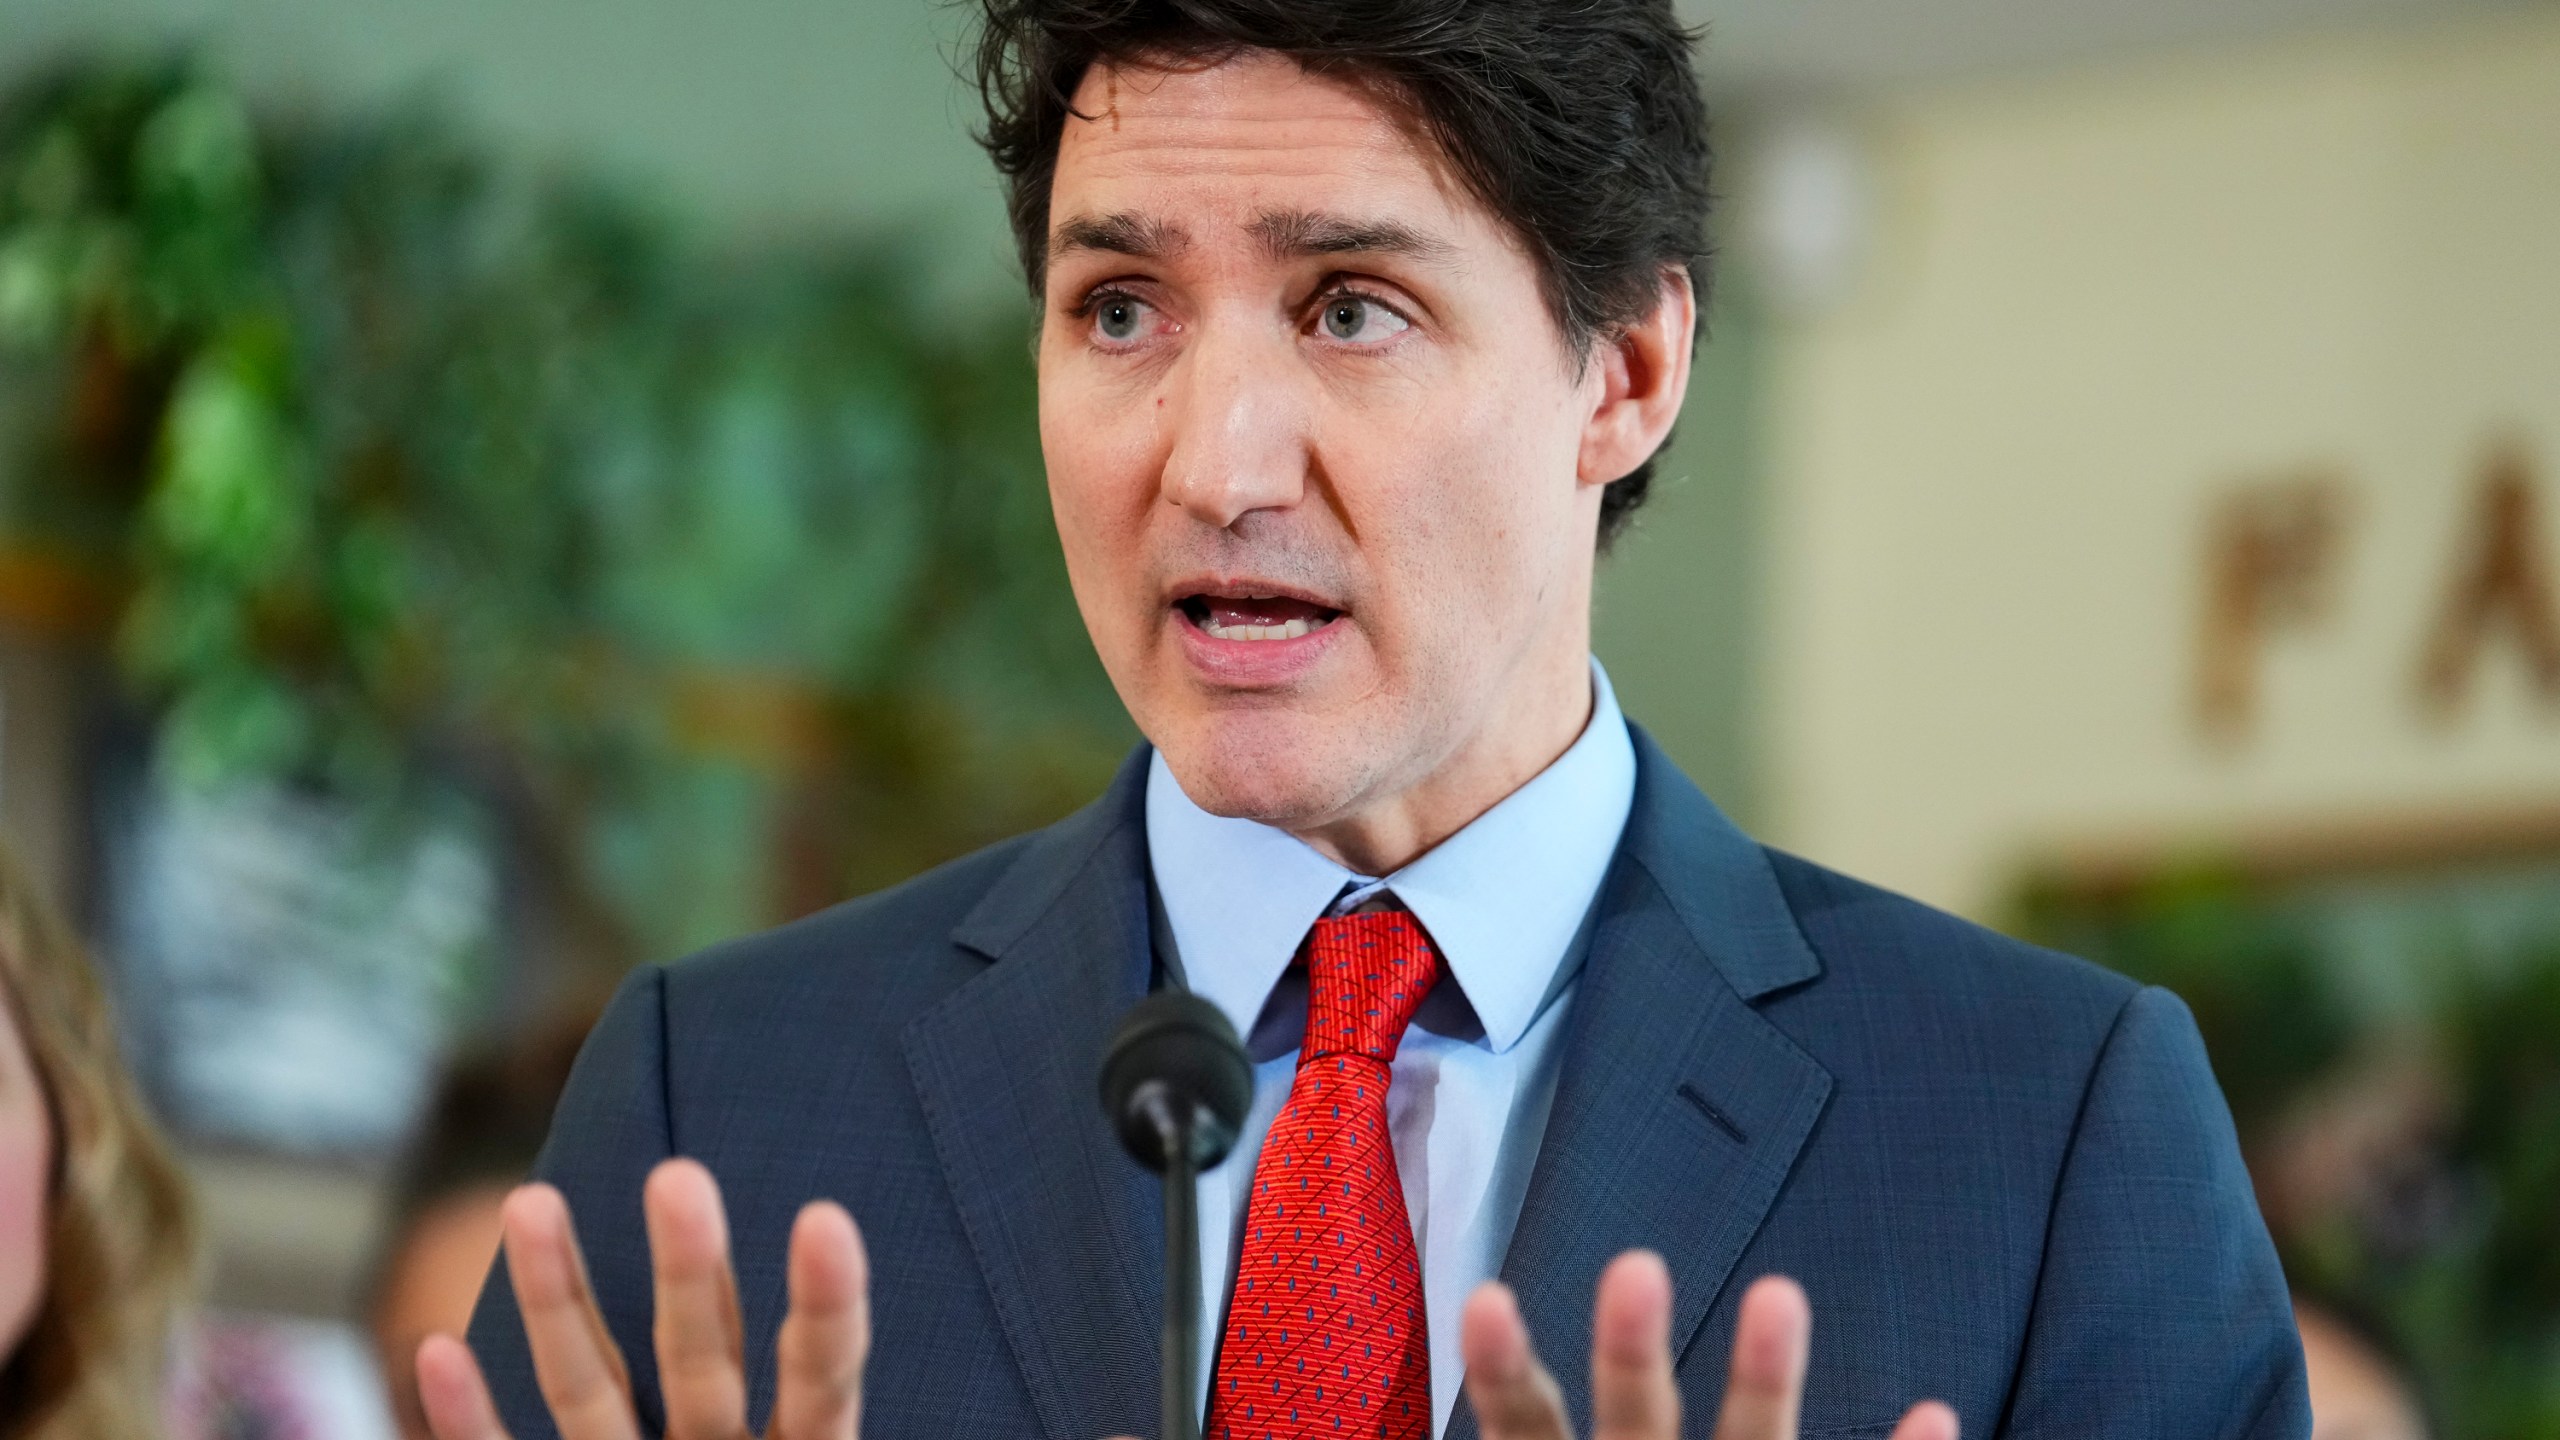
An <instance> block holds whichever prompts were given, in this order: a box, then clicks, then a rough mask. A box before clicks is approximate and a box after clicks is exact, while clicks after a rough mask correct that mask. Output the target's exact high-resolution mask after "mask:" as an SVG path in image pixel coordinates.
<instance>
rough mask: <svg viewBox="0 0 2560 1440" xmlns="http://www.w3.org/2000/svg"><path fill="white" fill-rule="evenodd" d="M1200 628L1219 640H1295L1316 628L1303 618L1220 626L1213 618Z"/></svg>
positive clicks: (1313, 623)
mask: <svg viewBox="0 0 2560 1440" xmlns="http://www.w3.org/2000/svg"><path fill="white" fill-rule="evenodd" d="M1200 628H1201V629H1203V630H1206V631H1208V632H1209V634H1210V635H1211V637H1213V638H1215V639H1219V640H1295V639H1297V638H1298V637H1299V636H1301V635H1304V634H1306V633H1307V632H1309V631H1311V630H1313V629H1315V628H1316V627H1315V622H1314V621H1312V620H1308V619H1304V618H1300V619H1296V620H1290V621H1286V622H1284V623H1282V624H1278V625H1221V624H1219V623H1218V621H1217V619H1216V618H1215V617H1214V616H1213V617H1211V618H1210V619H1209V620H1208V621H1207V622H1205V623H1204V624H1202V625H1201V627H1200Z"/></svg>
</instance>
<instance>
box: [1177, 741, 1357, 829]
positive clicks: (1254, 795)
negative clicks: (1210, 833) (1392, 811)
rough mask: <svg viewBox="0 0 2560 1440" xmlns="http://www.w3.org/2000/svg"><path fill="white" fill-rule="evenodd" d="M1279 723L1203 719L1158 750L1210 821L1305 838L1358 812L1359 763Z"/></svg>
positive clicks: (1337, 748)
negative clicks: (1244, 823) (1253, 823)
mask: <svg viewBox="0 0 2560 1440" xmlns="http://www.w3.org/2000/svg"><path fill="white" fill-rule="evenodd" d="M1275 720H1278V717H1274V716H1268V715H1262V716H1250V717H1246V716H1234V717H1202V718H1199V719H1195V720H1194V721H1193V723H1191V724H1187V725H1184V726H1181V727H1179V729H1178V731H1177V732H1176V733H1173V734H1169V735H1167V736H1166V738H1165V739H1164V741H1163V742H1161V743H1160V744H1158V746H1157V748H1158V749H1159V750H1161V751H1162V752H1163V754H1164V762H1165V766H1166V768H1168V769H1170V770H1171V771H1173V778H1174V779H1176V780H1178V781H1180V782H1181V784H1182V792H1183V793H1184V794H1186V795H1188V796H1190V797H1191V802H1192V803H1193V804H1195V805H1197V806H1199V807H1200V808H1201V809H1203V810H1206V811H1208V812H1209V813H1210V814H1212V815H1224V816H1227V817H1228V818H1230V819H1236V820H1257V821H1260V822H1261V823H1263V824H1265V825H1272V826H1277V827H1278V828H1280V829H1283V830H1292V831H1296V830H1305V829H1308V828H1311V827H1313V826H1315V825H1318V824H1321V823H1323V822H1325V821H1327V820H1330V819H1332V818H1334V817H1335V816H1338V815H1340V814H1342V813H1343V812H1344V811H1345V810H1348V809H1350V808H1352V807H1353V804H1354V801H1355V799H1356V797H1357V796H1358V795H1359V793H1360V791H1361V789H1362V786H1363V782H1364V779H1365V776H1366V771H1367V768H1368V767H1367V766H1365V765H1364V764H1362V763H1361V761H1362V757H1360V756H1356V755H1351V754H1346V753H1343V747H1342V746H1341V745H1340V744H1339V743H1338V742H1336V743H1333V744H1327V743H1325V739H1326V738H1330V737H1320V736H1319V735H1317V734H1311V733H1310V732H1311V731H1313V730H1315V729H1316V727H1313V726H1310V725H1307V724H1305V723H1303V722H1300V723H1294V724H1293V723H1288V722H1287V721H1280V722H1279V723H1274V722H1275Z"/></svg>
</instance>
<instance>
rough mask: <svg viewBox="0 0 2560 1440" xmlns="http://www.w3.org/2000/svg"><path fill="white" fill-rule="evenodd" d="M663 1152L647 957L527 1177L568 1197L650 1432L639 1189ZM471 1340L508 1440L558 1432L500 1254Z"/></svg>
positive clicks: (662, 1030)
mask: <svg viewBox="0 0 2560 1440" xmlns="http://www.w3.org/2000/svg"><path fill="white" fill-rule="evenodd" d="M672 1153H674V1144H673V1132H672V1129H671V1126H670V1123H669V1118H668V1108H667V1086H666V972H665V971H664V970H662V969H659V968H658V967H656V966H651V967H648V968H646V969H643V970H641V971H639V972H637V973H636V974H634V975H633V976H632V977H631V978H630V979H629V980H627V981H625V982H623V985H622V988H621V990H620V991H619V992H617V993H616V994H615V996H614V997H613V1003H612V1004H611V1005H609V1006H607V1007H606V1009H605V1012H604V1017H603V1018H602V1019H600V1020H598V1021H597V1022H596V1028H595V1030H594V1031H593V1033H591V1034H589V1035H588V1037H587V1043H586V1045H585V1046H584V1047H583V1048H582V1049H580V1050H579V1052H578V1060H577V1064H576V1065H575V1066H573V1067H572V1068H571V1069H570V1072H569V1084H568V1088H567V1089H566V1090H565V1091H564V1092H563V1093H562V1095H561V1097H560V1105H559V1108H558V1109H557V1110H556V1111H554V1112H553V1113H552V1117H551V1133H550V1135H549V1137H548V1138H546V1139H545V1140H544V1142H543V1146H542V1154H541V1156H540V1158H539V1159H537V1160H536V1161H535V1162H534V1177H535V1178H536V1179H540V1180H547V1181H549V1182H550V1183H551V1184H553V1185H555V1186H557V1187H559V1190H560V1192H561V1194H562V1195H563V1196H565V1197H566V1198H567V1199H568V1202H569V1213H570V1216H571V1217H572V1219H573V1220H574V1221H575V1222H576V1225H577V1230H578V1243H579V1245H580V1247H581V1248H582V1249H583V1250H584V1252H585V1254H586V1260H587V1272H588V1277H589V1280H590V1282H591V1283H592V1285H593V1286H594V1289H595V1294H596V1300H597V1303H598V1305H599V1306H600V1307H601V1308H602V1309H603V1311H604V1317H605V1323H606V1325H607V1326H608V1327H610V1328H611V1330H612V1331H613V1338H614V1341H615V1343H616V1344H618V1345H620V1346H621V1347H622V1355H623V1360H624V1363H626V1364H627V1365H629V1367H630V1370H631V1383H632V1390H633V1394H634V1398H635V1399H636V1400H637V1401H638V1409H639V1413H640V1420H641V1425H642V1428H643V1429H644V1430H645V1431H646V1432H647V1433H649V1434H652V1435H654V1434H658V1433H660V1432H661V1431H663V1430H664V1428H665V1417H664V1415H663V1413H662V1412H661V1410H660V1408H659V1403H658V1375H657V1357H656V1355H655V1353H654V1352H653V1351H652V1349H651V1347H650V1340H649V1322H650V1306H651V1298H650V1280H649V1242H648V1236H647V1232H646V1231H645V1230H644V1228H643V1221H642V1217H641V1208H640V1186H641V1182H642V1181H644V1180H645V1179H647V1178H648V1174H649V1171H650V1169H651V1167H653V1166H655V1165H656V1164H657V1163H658V1162H659V1161H660V1160H662V1159H665V1158H666V1157H667V1156H668V1155H670V1154H672ZM470 1344H471V1350H472V1353H473V1354H474V1355H476V1356H477V1357H479V1360H480V1365H481V1368H482V1369H483V1370H484V1371H485V1372H486V1373H487V1374H488V1377H489V1389H490V1392H491V1393H492V1395H493V1396H494V1397H495V1398H496V1400H497V1403H498V1414H499V1416H500V1418H501V1419H503V1420H504V1421H505V1422H506V1426H507V1430H508V1432H509V1433H510V1434H512V1435H513V1436H515V1440H558V1435H559V1431H558V1429H557V1428H556V1427H554V1426H553V1425H552V1423H551V1413H550V1410H549V1408H548V1407H547V1406H545V1405H544V1404H543V1400H542V1390H541V1387H540V1386H539V1385H538V1384H537V1383H536V1382H535V1379H534V1373H533V1357H532V1353H531V1352H530V1351H529V1350H528V1349H527V1348H526V1345H525V1336H524V1324H523V1321H522V1318H521V1317H520V1316H519V1315H518V1314H517V1313H516V1301H515V1292H514V1289H513V1288H512V1287H511V1286H510V1285H509V1284H508V1282H507V1270H506V1265H505V1263H504V1257H501V1258H500V1262H499V1263H498V1264H497V1265H496V1266H495V1267H493V1268H492V1269H491V1271H490V1272H489V1278H488V1281H487V1282H486V1283H485V1284H484V1285H483V1286H482V1287H481V1291H480V1303H479V1306H478V1308H477V1309H476V1310H475V1311H474V1312H473V1314H472V1317H471V1333H470Z"/></svg>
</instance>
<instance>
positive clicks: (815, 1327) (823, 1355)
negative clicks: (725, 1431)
mask: <svg viewBox="0 0 2560 1440" xmlns="http://www.w3.org/2000/svg"><path fill="white" fill-rule="evenodd" d="M790 1276H791V1280H790V1283H791V1313H790V1314H789V1315H788V1316H786V1317H785V1318H784V1319H783V1322H782V1333H781V1334H780V1335H779V1336H778V1337H776V1339H775V1341H774V1364H775V1368H776V1369H777V1370H778V1371H779V1372H780V1373H779V1375H778V1377H777V1381H776V1392H775V1396H774V1404H773V1435H774V1440H854V1437H855V1436H856V1435H857V1434H859V1433H860V1431H861V1428H862V1367H863V1365H864V1364H865V1363H867V1362H868V1361H869V1360H870V1358H871V1261H870V1257H869V1256H867V1255H866V1254H864V1253H863V1248H862V1232H861V1231H860V1230H859V1229H857V1228H855V1226H854V1223H853V1217H852V1216H851V1215H848V1214H846V1213H845V1210H844V1207H843V1206H841V1205H838V1204H836V1203H835V1202H834V1201H832V1200H817V1201H812V1202H811V1203H809V1204H808V1205H806V1206H803V1207H802V1208H801V1211H800V1218H799V1219H798V1220H796V1221H794V1222H793V1223H792V1226H791V1267H790Z"/></svg>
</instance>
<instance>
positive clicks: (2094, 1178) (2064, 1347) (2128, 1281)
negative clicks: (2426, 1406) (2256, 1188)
mask: <svg viewBox="0 0 2560 1440" xmlns="http://www.w3.org/2000/svg"><path fill="white" fill-rule="evenodd" d="M1998 1433H2000V1434H2002V1435H2005V1436H2010V1437H2015V1440H2305V1437H2307V1436H2309V1435H2310V1433H2311V1406H2310V1400H2309V1398H2308V1396H2307V1394H2306V1393H2305V1390H2304V1386H2303V1371H2302V1345H2301V1341H2300V1340H2299V1339H2298V1338H2297V1337H2296V1336H2295V1334H2294V1328H2293V1308H2292V1302H2291V1298H2290V1294H2289V1292H2288V1291H2287V1289H2286V1286H2285V1279H2284V1274H2283V1271H2282V1270H2281V1269H2280V1268H2279V1267H2278V1265H2277V1263H2276V1255H2275V1247H2274V1245H2273V1244H2272V1243H2271V1242H2270V1241H2269V1240H2268V1238H2267V1227H2266V1222H2265V1221H2264V1220H2263V1219H2261V1218H2260V1217H2259V1214H2258V1206H2257V1201H2256V1198H2255V1197H2254V1195H2253V1194H2252V1193H2251V1190H2250V1186H2249V1176H2248V1172H2247V1171H2246V1170H2245V1169H2243V1168H2242V1166H2241V1163H2240V1147H2239V1143H2238V1140H2237V1139H2236V1137H2235V1136H2234V1135H2233V1133H2232V1128H2231V1115H2230V1111H2229V1110H2228V1109H2227V1108H2226V1107H2225V1105H2224V1104H2223V1100H2222V1091H2221V1088H2220V1087H2219V1086H2218V1085H2216V1084H2215V1083H2214V1078H2213V1071H2212V1068H2211V1067H2210V1066H2209V1065H2208V1064H2207V1063H2206V1060H2205V1052H2204V1042H2203V1040H2202V1039H2201V1038H2200V1037H2199V1036H2198V1035H2197V1033H2196V1027H2195V1021H2194V1019H2193V1018H2192V1017H2191V1016H2190V1015H2189V1014H2188V1013H2187V1008H2186V1006H2185V1005H2184V1004H2182V1003H2181V1002H2180V1001H2179V1000H2178V998H2177V997H2176V996H2174V995H2172V994H2170V993H2169V992H2167V991H2165V990H2160V989H2149V990H2144V991H2142V992H2140V993H2139V994H2137V995H2135V996H2134V997H2133V998H2132V999H2131V1000H2130V1001H2128V1002H2127V1003H2126V1005H2125V1008H2124V1010H2123V1012H2122V1013H2121V1014H2120V1015H2118V1017H2117V1019H2116V1023H2115V1028H2114V1030H2113V1032H2112V1033H2111V1034H2110V1035H2109V1037H2108V1039H2107V1041H2106V1044H2105V1045H2104V1046H2103V1047H2102V1049H2101V1050H2100V1053H2099V1057H2098V1062H2097V1066H2096V1069H2095V1071H2094V1073H2093V1074H2092V1075H2091V1077H2090V1080H2089V1089H2088V1093H2087V1094H2086V1096H2085V1097H2084V1098H2083V1100H2082V1102H2081V1113H2080V1120H2079V1124H2078V1126H2077V1128H2076V1130H2075V1132H2074V1134H2073V1137H2072V1142H2071V1149H2070V1152H2069V1154H2068V1156H2067V1157H2066V1158H2065V1160H2064V1162H2063V1170H2062V1174H2061V1178H2060V1181H2059V1184H2058V1186H2057V1189H2056V1193H2055V1197H2054V1208H2053V1212H2052V1219H2051V1228H2050V1230H2049V1232H2048V1234H2047V1237H2046V1242H2045V1257H2044V1266H2043V1271H2042V1275H2041V1278H2040V1280H2039V1281H2038V1285H2037V1291H2036V1300H2035V1311H2034V1316H2033V1318H2032V1320H2031V1322H2030V1324H2029V1327H2028V1331H2027V1340H2026V1346H2025V1350H2024V1352H2023V1355H2022V1359H2021V1366H2020V1371H2019V1376H2018V1383H2017V1388H2016V1390H2015V1391H2014V1393H2013V1394H2012V1397H2011V1401H2010V1405H2009V1413H2008V1417H2007V1423H2006V1424H2005V1425H2004V1426H2002V1427H2001V1428H2000V1430H1999V1432H1998Z"/></svg>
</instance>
